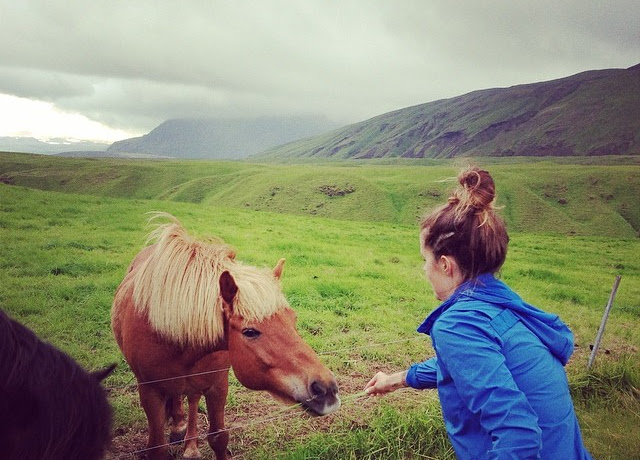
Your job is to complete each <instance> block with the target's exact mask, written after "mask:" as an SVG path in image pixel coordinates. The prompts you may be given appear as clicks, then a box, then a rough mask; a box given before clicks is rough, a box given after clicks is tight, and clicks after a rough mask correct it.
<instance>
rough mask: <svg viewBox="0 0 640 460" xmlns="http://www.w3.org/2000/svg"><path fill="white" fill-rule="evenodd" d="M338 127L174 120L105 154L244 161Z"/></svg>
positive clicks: (301, 120)
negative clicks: (254, 155) (242, 159)
mask: <svg viewBox="0 0 640 460" xmlns="http://www.w3.org/2000/svg"><path fill="white" fill-rule="evenodd" d="M335 127H336V125H335V124H333V123H331V122H329V121H328V120H327V119H325V118H322V117H260V118H236V119H226V118H214V117H207V118H174V119H169V120H166V121H164V122H163V123H161V124H160V125H158V126H157V127H156V128H154V129H153V130H151V131H150V132H149V133H147V134H145V135H143V136H140V137H134V138H130V139H124V140H122V141H117V142H114V143H113V144H112V145H111V146H110V147H109V148H108V149H107V150H106V153H108V154H123V153H128V154H147V155H155V156H164V157H173V158H192V159H241V158H244V157H247V156H249V155H252V154H255V153H259V152H261V151H263V150H266V149H268V148H271V147H275V146H277V145H281V144H285V143H288V142H291V141H294V140H297V139H301V138H305V137H309V136H313V135H316V134H319V133H322V132H325V131H328V130H330V129H333V128H335Z"/></svg>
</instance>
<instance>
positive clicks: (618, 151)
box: [256, 65, 640, 159]
mask: <svg viewBox="0 0 640 460" xmlns="http://www.w3.org/2000/svg"><path fill="white" fill-rule="evenodd" d="M638 154H640V65H636V66H634V67H631V68H629V69H608V70H595V71H590V72H583V73H580V74H577V75H573V76H570V77H566V78H561V79H558V80H552V81H547V82H541V83H531V84H526V85H518V86H513V87H510V88H494V89H486V90H480V91H474V92H472V93H469V94H465V95H462V96H458V97H454V98H451V99H443V100H439V101H434V102H429V103H426V104H420V105H416V106H414V107H408V108H404V109H400V110H396V111H394V112H390V113H386V114H383V115H379V116H377V117H374V118H371V119H370V120H365V121H362V122H360V123H356V124H353V125H350V126H346V127H344V128H341V129H337V130H335V131H333V132H331V133H326V134H322V135H320V136H317V137H313V138H309V139H303V140H301V141H296V142H292V143H289V144H286V145H283V146H280V147H275V148H273V149H270V150H268V151H267V152H264V153H263V154H260V155H257V156H256V158H262V159H274V158H277V159H287V158H298V159H300V158H324V159H347V158H348V159H358V158H359V159H371V158H394V157H404V158H452V157H458V156H512V155H524V156H568V155H638Z"/></svg>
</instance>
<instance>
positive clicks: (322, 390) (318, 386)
mask: <svg viewBox="0 0 640 460" xmlns="http://www.w3.org/2000/svg"><path fill="white" fill-rule="evenodd" d="M311 394H312V395H313V396H314V397H315V398H317V397H319V396H324V395H326V394H327V387H325V386H324V385H323V384H322V383H320V382H313V383H312V384H311Z"/></svg>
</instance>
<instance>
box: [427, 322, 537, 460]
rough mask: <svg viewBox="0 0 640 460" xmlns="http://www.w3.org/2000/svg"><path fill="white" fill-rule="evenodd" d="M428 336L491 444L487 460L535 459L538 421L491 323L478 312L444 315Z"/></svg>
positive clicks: (441, 362)
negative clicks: (515, 377) (508, 366)
mask: <svg viewBox="0 0 640 460" xmlns="http://www.w3.org/2000/svg"><path fill="white" fill-rule="evenodd" d="M431 336H432V339H433V342H434V346H435V348H436V351H437V354H438V359H439V360H440V364H439V365H440V366H444V367H445V368H446V371H447V372H448V373H449V374H450V375H451V378H452V379H453V383H454V385H455V387H456V389H457V391H458V394H459V395H460V398H461V400H462V402H463V403H464V404H465V406H466V407H467V408H468V409H469V411H470V412H471V413H472V414H473V415H474V416H475V417H478V419H479V423H480V425H481V426H482V428H483V429H484V430H485V431H486V432H487V433H488V434H489V436H490V438H491V440H492V447H491V450H490V451H489V452H488V453H487V454H488V456H487V458H489V459H492V460H497V459H501V460H502V459H538V458H540V449H541V447H542V441H541V430H540V427H539V426H538V417H537V415H536V413H535V412H534V411H533V409H532V408H531V405H530V404H529V402H528V401H527V398H526V396H525V395H524V394H523V393H522V392H521V391H520V390H519V388H518V386H517V385H516V383H515V381H514V379H513V376H512V374H511V371H510V370H509V369H508V368H507V365H506V362H505V357H504V355H503V354H502V351H501V345H500V344H501V339H500V337H499V336H497V335H496V333H495V332H494V331H493V328H492V327H491V325H490V318H489V317H488V316H486V315H483V314H482V313H481V312H478V311H458V310H449V311H448V312H447V314H446V315H442V316H441V317H440V318H439V320H438V321H437V322H436V324H435V325H434V328H433V329H432V331H431ZM443 409H444V408H443Z"/></svg>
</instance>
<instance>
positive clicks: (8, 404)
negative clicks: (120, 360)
mask: <svg viewBox="0 0 640 460" xmlns="http://www.w3.org/2000/svg"><path fill="white" fill-rule="evenodd" d="M114 367H115V365H112V366H110V367H109V368H106V369H105V370H103V371H99V372H95V373H89V372H86V371H85V370H84V369H83V368H82V367H80V365H78V364H77V363H76V362H75V361H74V360H73V359H72V358H71V357H70V356H69V355H67V354H66V353H64V352H62V351H61V350H59V349H57V348H55V347H53V346H52V345H50V344H48V343H46V342H43V341H42V340H40V339H39V338H38V337H37V336H36V335H35V334H34V333H33V332H32V331H31V330H29V329H28V328H27V327H25V326H23V325H22V324H20V323H18V322H17V321H15V320H13V319H11V318H9V317H8V316H7V315H6V314H5V313H4V312H3V311H2V310H0V414H2V415H1V417H0V446H2V447H1V449H2V455H1V456H2V458H4V459H7V460H18V459H19V460H40V459H45V458H46V459H49V460H63V459H65V460H75V459H78V460H79V459H87V460H91V459H95V460H97V459H100V458H102V456H103V455H104V452H105V451H106V449H107V447H108V445H109V442H110V440H111V407H110V406H109V403H108V401H107V395H106V392H105V391H104V389H103V388H102V387H101V386H100V383H99V382H100V381H101V380H103V379H104V378H106V377H107V376H108V375H109V374H110V373H111V372H112V371H113V369H114Z"/></svg>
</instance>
